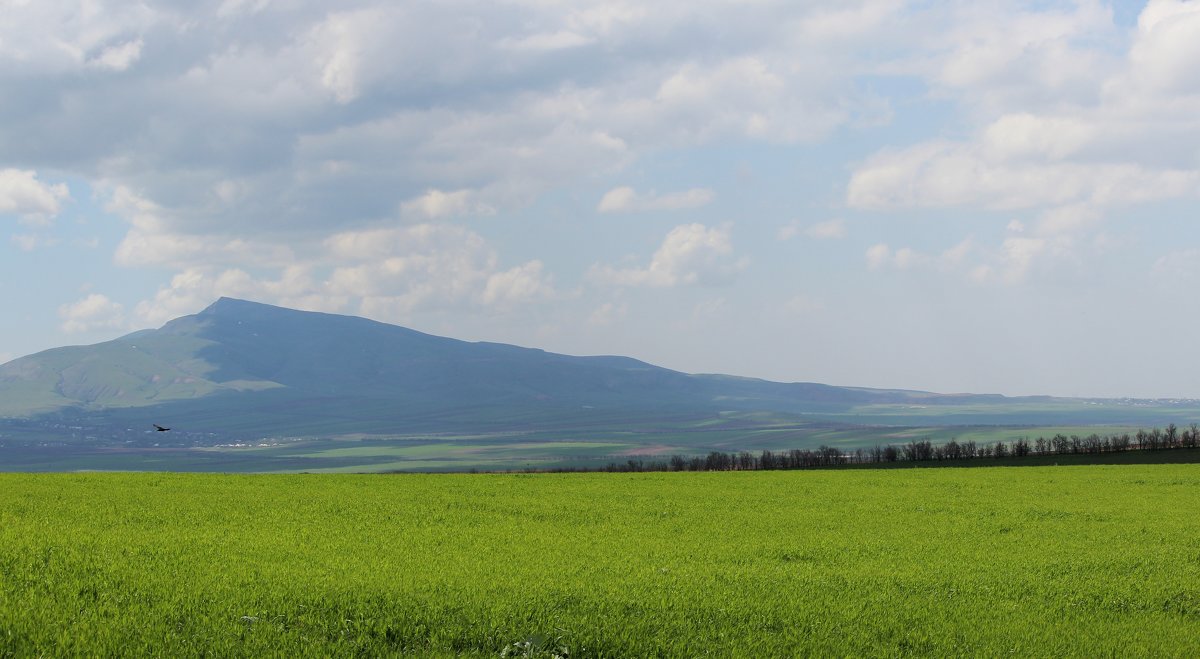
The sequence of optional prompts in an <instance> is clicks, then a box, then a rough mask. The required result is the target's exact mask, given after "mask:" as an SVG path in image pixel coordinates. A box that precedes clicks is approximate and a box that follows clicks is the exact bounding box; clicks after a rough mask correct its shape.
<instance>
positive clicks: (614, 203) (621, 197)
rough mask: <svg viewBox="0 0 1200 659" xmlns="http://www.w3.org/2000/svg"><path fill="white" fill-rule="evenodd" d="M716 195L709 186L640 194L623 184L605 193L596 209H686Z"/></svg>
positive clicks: (605, 211)
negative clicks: (663, 192) (665, 192)
mask: <svg viewBox="0 0 1200 659" xmlns="http://www.w3.org/2000/svg"><path fill="white" fill-rule="evenodd" d="M715 196H716V195H715V194H714V193H713V191H712V190H709V189H708V188H691V189H689V190H684V191H682V192H670V193H667V194H662V195H659V194H656V193H654V192H650V193H645V194H638V193H637V192H636V191H635V190H634V189H633V188H631V187H628V186H621V187H617V188H613V189H612V190H609V191H608V192H606V193H604V196H603V197H602V198H601V199H600V203H599V204H598V205H597V206H596V210H597V211H599V212H601V213H631V212H637V211H656V210H667V211H673V210H685V209H689V208H699V207H701V206H705V205H707V204H708V203H709V202H711V201H712V200H713V197H715Z"/></svg>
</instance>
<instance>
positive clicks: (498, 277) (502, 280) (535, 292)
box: [480, 261, 554, 307]
mask: <svg viewBox="0 0 1200 659" xmlns="http://www.w3.org/2000/svg"><path fill="white" fill-rule="evenodd" d="M553 295H554V287H553V285H551V283H550V282H549V280H548V279H547V276H546V274H545V273H544V272H543V267H542V262H541V261H530V262H528V263H526V264H524V265H519V266H517V267H515V268H512V269H509V270H505V271H504V272H497V273H495V274H493V275H491V276H490V277H488V279H487V284H486V285H485V286H484V289H483V294H482V295H481V298H480V299H481V301H482V302H483V304H485V305H487V306H501V307H503V306H509V305H512V304H514V303H517V304H519V303H528V302H532V301H536V300H539V299H545V298H549V297H552V296H553Z"/></svg>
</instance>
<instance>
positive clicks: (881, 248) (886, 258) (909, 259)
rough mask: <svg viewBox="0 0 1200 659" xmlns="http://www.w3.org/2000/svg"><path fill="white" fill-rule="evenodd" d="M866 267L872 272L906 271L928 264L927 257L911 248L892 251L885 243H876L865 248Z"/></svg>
mask: <svg viewBox="0 0 1200 659" xmlns="http://www.w3.org/2000/svg"><path fill="white" fill-rule="evenodd" d="M866 257H867V267H868V268H870V269H872V270H878V269H880V268H886V267H891V268H896V269H898V270H908V269H910V268H914V267H917V266H920V265H923V264H925V263H928V262H929V257H928V256H926V255H925V254H922V253H920V252H918V251H916V250H914V249H912V248H911V247H900V248H898V249H892V248H891V247H890V246H889V245H888V244H887V243H878V244H875V245H872V246H870V247H868V248H867V252H866Z"/></svg>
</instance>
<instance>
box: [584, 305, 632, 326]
mask: <svg viewBox="0 0 1200 659" xmlns="http://www.w3.org/2000/svg"><path fill="white" fill-rule="evenodd" d="M628 313H629V305H628V304H626V303H624V302H605V303H604V304H601V305H600V306H598V307H596V308H595V309H594V310H593V311H592V313H591V315H589V316H588V324H589V325H593V326H606V325H611V324H613V323H615V322H617V321H619V320H621V319H623V318H625V316H626V315H627V314H628Z"/></svg>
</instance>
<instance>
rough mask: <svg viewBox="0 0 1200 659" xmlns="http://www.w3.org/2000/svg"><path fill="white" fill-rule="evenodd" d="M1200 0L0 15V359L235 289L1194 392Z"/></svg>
mask: <svg viewBox="0 0 1200 659" xmlns="http://www.w3.org/2000/svg"><path fill="white" fill-rule="evenodd" d="M1197 62H1200V1H1196V0H1191V1H1178V0H1152V1H1151V2H1149V3H1148V4H1143V3H1138V2H1118V3H1106V2H1101V1H1092V0H1079V1H1078V2H1054V1H1049V0H1041V1H1037V2H1016V1H1011V2H1009V1H1006V2H999V1H994V0H963V1H956V0H946V1H944V2H933V3H930V2H926V1H924V0H921V1H907V0H831V1H828V2H825V1H822V0H810V1H804V2H797V1H795V0H779V1H775V0H738V1H737V2H704V1H696V0H687V1H682V0H661V1H659V2H654V3H644V2H640V1H630V2H626V1H624V0H614V1H609V0H572V1H569V2H568V1H563V2H556V1H554V0H511V1H501V2H494V1H489V2H476V1H473V0H438V1H436V2H419V1H412V2H404V3H396V2H384V1H377V2H372V1H365V2H354V1H350V2H340V3H333V4H331V3H323V2H305V1H303V0H222V1H214V2H204V1H197V2H192V1H190V0H189V1H188V2H179V1H162V2H154V1H148V2H142V3H136V2H126V1H121V2H108V1H106V0H85V1H82V2H58V1H55V0H36V1H34V0H0V362H2V361H6V360H9V359H13V358H16V357H19V356H22V355H26V354H30V353H33V352H37V351H40V350H44V349H47V348H52V347H56V346H62V345H69V344H87V343H95V342H99V341H104V340H108V339H111V338H114V337H116V336H119V335H121V334H124V333H127V332H130V331H133V330H136V329H142V328H148V327H158V326H161V325H162V324H163V323H164V322H166V321H168V320H170V319H172V318H175V317H178V316H182V315H186V314H190V313H195V312H197V311H199V310H201V309H203V308H204V307H206V306H208V305H209V304H211V303H212V302H213V301H215V300H216V299H217V298H218V297H220V296H230V297H237V298H243V299H250V300H256V301H260V302H266V303H270V304H278V305H283V306H288V307H293V308H300V309H309V310H317V311H327V312H333V313H344V314H352V315H360V316H365V317H368V318H372V319H376V320H380V321H384V322H388V323H395V324H400V325H404V326H407V327H412V328H414V329H418V330H421V331H425V332H429V333H433V334H438V335H443V336H451V337H455V338H460V339H466V340H471V341H479V340H486V341H499V342H505V343H514V344H518V345H523V346H530V347H539V348H544V349H546V350H551V351H555V352H563V353H568V354H620V355H628V356H632V357H636V358H639V359H643V360H646V361H648V362H651V363H654V364H658V365H661V366H666V367H669V368H674V369H678V370H681V371H686V372H691V373H713V372H716V373H729V374H735V375H745V376H752V377H761V378H767V379H771V380H779V381H789V382H791V381H807V382H824V383H829V384H837V385H851V386H867V387H884V388H905V389H922V390H930V391H939V392H975V393H1004V394H1010V395H1021V394H1051V395H1063V396H1107V397H1121V396H1134V397H1193V398H1200V377H1198V374H1200V334H1198V332H1197V329H1196V328H1198V327H1200V296H1197V294H1196V291H1197V287H1198V286H1200V222H1198V219H1200V218H1198V217H1197V215H1198V211H1200V203H1198V202H1200V66H1197V65H1196V64H1197Z"/></svg>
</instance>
